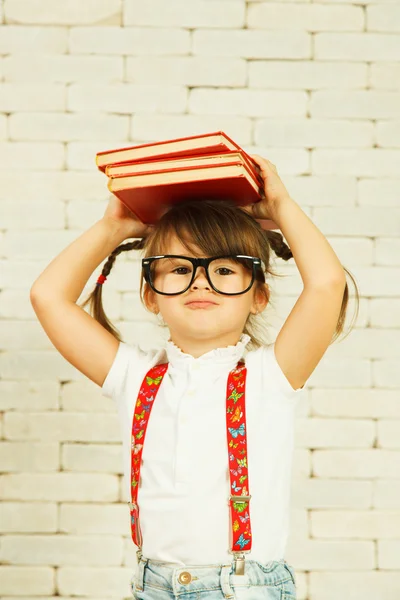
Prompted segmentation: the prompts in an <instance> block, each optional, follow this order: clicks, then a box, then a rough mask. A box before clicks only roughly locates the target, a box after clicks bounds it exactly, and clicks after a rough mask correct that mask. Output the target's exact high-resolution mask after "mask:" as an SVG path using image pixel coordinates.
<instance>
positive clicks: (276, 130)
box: [192, 90, 374, 148]
mask: <svg viewBox="0 0 400 600" xmlns="http://www.w3.org/2000/svg"><path fill="white" fill-rule="evenodd" d="M196 93H197V94H198V93H199V92H198V91H197V90H194V91H193V92H192V95H194V94H196ZM264 97H265V100H266V101H268V103H267V106H268V107H269V108H265V109H264V110H265V112H266V110H271V115H272V114H273V115H276V118H268V119H259V120H258V121H257V123H256V127H255V135H254V139H255V141H256V143H260V144H262V142H263V140H268V141H269V143H270V144H271V146H275V147H283V148H288V147H289V148H290V147H299V148H304V147H306V148H316V147H317V148H324V147H325V148H335V147H339V148H346V147H351V148H355V147H359V148H366V147H370V146H371V144H372V143H373V140H374V127H373V125H372V123H365V122H360V123H357V122H355V123H348V121H344V120H340V119H306V118H301V117H305V115H306V114H307V104H308V102H307V103H306V98H305V97H304V96H303V97H298V98H297V100H296V99H295V98H294V97H293V93H291V94H290V93H289V92H288V93H287V94H283V93H282V92H269V93H268V94H267V93H265V94H264ZM249 99H251V96H250V98H249ZM301 99H302V100H303V102H302V103H301V102H300V100H301ZM286 102H287V103H288V104H292V103H293V102H296V104H297V103H298V104H299V106H298V108H296V109H295V108H293V107H292V108H289V107H288V106H287V105H286V104H285V103H286ZM279 105H281V107H282V108H281V109H279ZM280 110H282V111H283V113H285V115H287V116H289V115H290V116H292V114H291V111H292V113H293V117H296V116H298V115H300V117H299V118H291V119H290V121H288V120H287V118H286V117H285V118H283V119H282V118H280V119H279V118H278V117H279V114H280ZM295 110H296V111H297V114H294V111H295ZM283 113H282V114H283ZM251 116H253V115H251ZM254 116H258V115H254ZM265 116H267V117H269V116H270V115H269V114H266V115H265Z"/></svg>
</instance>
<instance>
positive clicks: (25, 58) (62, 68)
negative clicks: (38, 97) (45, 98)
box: [3, 53, 123, 83]
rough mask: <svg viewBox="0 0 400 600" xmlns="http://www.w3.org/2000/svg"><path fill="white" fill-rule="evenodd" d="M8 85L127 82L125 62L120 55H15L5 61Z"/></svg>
mask: <svg viewBox="0 0 400 600" xmlns="http://www.w3.org/2000/svg"><path fill="white" fill-rule="evenodd" d="M3 74H4V75H3V77H4V79H5V81H6V82H19V81H22V82H24V83H28V82H36V83H39V82H50V83H75V82H78V81H83V82H85V83H88V82H89V81H97V82H103V83H104V82H112V83H113V82H118V81H122V80H123V60H122V57H119V56H75V55H68V54H66V55H63V56H61V55H60V56H57V55H51V54H43V55H39V54H31V55H28V54H27V53H21V54H15V55H11V56H7V57H5V58H4V60H3Z"/></svg>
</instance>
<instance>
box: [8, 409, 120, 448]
mask: <svg viewBox="0 0 400 600" xmlns="http://www.w3.org/2000/svg"><path fill="white" fill-rule="evenodd" d="M4 433H5V437H6V439H9V440H19V439H24V440H43V441H77V442H78V441H80V442H105V441H108V442H120V432H119V427H118V416H117V414H114V415H110V414H108V413H104V414H101V413H98V414H95V415H92V414H89V413H82V412H78V413H67V412H65V413H64V412H49V413H45V412H39V413H34V412H31V413H27V412H25V413H21V414H19V413H17V412H10V413H7V414H6V419H5V429H4Z"/></svg>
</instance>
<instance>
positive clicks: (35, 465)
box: [0, 441, 60, 473]
mask: <svg viewBox="0 0 400 600" xmlns="http://www.w3.org/2000/svg"><path fill="white" fill-rule="evenodd" d="M59 468H60V459H59V446H58V444H57V443H25V442H4V441H2V442H0V470H1V471H2V472H3V473H10V472H18V471H57V470H58V469H59Z"/></svg>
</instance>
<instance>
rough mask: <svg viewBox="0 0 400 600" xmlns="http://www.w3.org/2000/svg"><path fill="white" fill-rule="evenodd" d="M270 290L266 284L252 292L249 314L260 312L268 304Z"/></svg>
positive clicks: (260, 285)
mask: <svg viewBox="0 0 400 600" xmlns="http://www.w3.org/2000/svg"><path fill="white" fill-rule="evenodd" d="M269 296H270V290H269V287H268V285H267V284H266V283H263V284H259V285H258V286H257V287H256V290H255V292H254V298H253V304H252V307H251V312H252V313H253V314H256V313H260V312H262V311H263V310H264V309H265V308H266V306H267V304H268V302H269Z"/></svg>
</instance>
